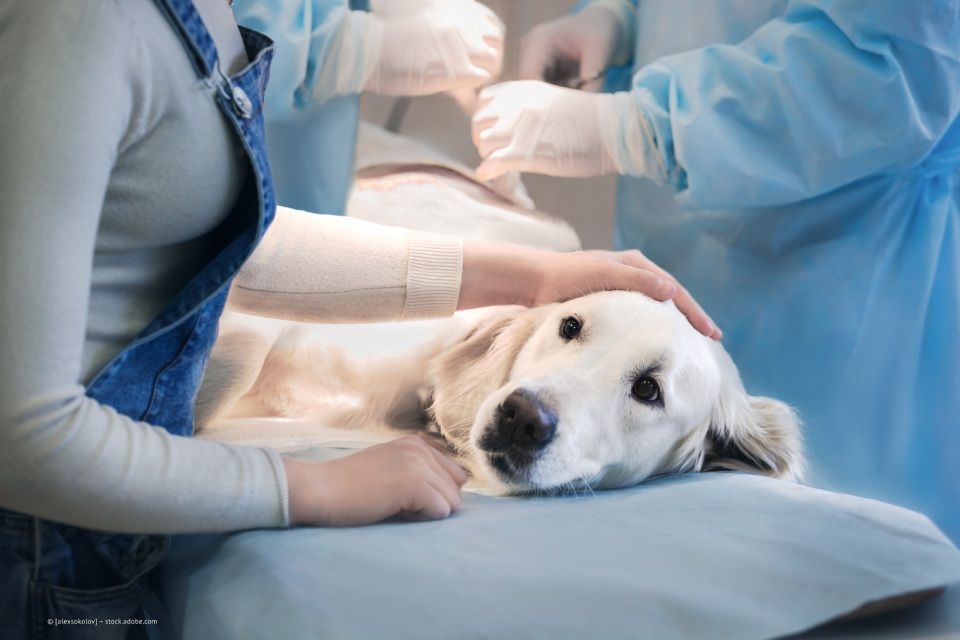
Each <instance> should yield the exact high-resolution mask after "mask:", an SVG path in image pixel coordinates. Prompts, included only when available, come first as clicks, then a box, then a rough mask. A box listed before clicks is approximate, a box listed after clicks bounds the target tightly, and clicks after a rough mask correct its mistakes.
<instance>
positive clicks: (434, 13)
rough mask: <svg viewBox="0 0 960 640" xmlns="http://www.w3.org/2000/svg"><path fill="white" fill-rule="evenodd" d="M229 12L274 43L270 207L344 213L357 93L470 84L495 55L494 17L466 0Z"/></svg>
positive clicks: (251, 6)
mask: <svg viewBox="0 0 960 640" xmlns="http://www.w3.org/2000/svg"><path fill="white" fill-rule="evenodd" d="M371 9H372V11H371ZM233 10H234V16H235V17H236V19H237V22H238V23H239V24H240V25H243V26H246V27H250V28H252V29H255V30H257V31H260V32H262V33H266V34H267V35H269V36H270V37H271V38H272V39H273V40H274V41H275V43H276V52H275V57H274V62H273V66H272V69H271V73H270V81H269V84H268V87H267V96H266V103H265V105H266V106H265V119H266V123H267V124H266V126H267V141H268V152H269V155H270V163H271V166H272V169H273V174H274V180H275V182H276V188H277V194H278V200H279V202H280V204H282V205H285V206H289V207H293V208H297V209H303V210H307V211H316V212H320V213H334V214H342V213H344V210H345V208H346V202H347V196H348V194H349V191H350V184H351V177H352V174H353V165H354V150H355V147H356V140H357V124H358V120H359V106H360V94H361V92H364V91H372V92H374V93H380V94H385V95H391V96H413V95H426V94H430V93H438V92H441V91H448V90H453V89H462V88H469V87H477V86H480V85H482V84H486V83H489V82H490V81H491V80H492V79H494V78H495V77H496V76H497V74H498V73H499V71H500V64H501V61H502V56H503V24H502V23H501V22H500V21H499V19H498V18H497V17H496V15H495V14H493V12H491V11H490V10H489V9H487V8H486V7H484V6H483V5H480V4H479V3H477V2H474V0H374V2H373V3H372V7H371V3H370V2H369V0H349V2H348V0H235V2H234V5H233Z"/></svg>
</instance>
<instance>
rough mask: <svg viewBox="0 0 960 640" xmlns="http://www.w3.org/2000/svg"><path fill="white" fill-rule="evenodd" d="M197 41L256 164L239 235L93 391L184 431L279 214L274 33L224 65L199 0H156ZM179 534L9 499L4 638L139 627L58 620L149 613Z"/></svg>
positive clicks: (0, 611) (250, 35) (251, 39)
mask: <svg viewBox="0 0 960 640" xmlns="http://www.w3.org/2000/svg"><path fill="white" fill-rule="evenodd" d="M156 2H157V4H158V5H159V7H160V8H161V9H162V10H163V12H164V13H165V15H166V16H167V17H168V19H169V21H170V23H171V25H172V26H173V28H174V29H175V30H176V32H177V34H178V35H179V37H180V39H181V40H182V42H183V46H184V47H185V48H186V49H187V51H188V53H189V56H190V59H191V61H192V63H193V66H194V69H195V71H196V73H197V77H198V78H200V79H202V80H208V79H209V80H210V81H212V82H215V83H216V84H217V86H218V92H217V97H216V100H217V103H218V104H219V105H220V108H221V109H222V111H223V112H224V114H226V117H227V118H228V120H229V121H230V123H232V125H233V128H234V129H235V131H236V134H237V135H238V136H239V137H240V138H241V139H242V141H243V147H244V148H245V149H246V153H247V159H248V162H249V165H250V169H251V170H250V171H249V173H248V178H247V182H248V184H247V185H245V187H244V190H243V192H242V195H241V197H240V198H239V199H238V201H237V203H236V206H235V208H234V210H233V212H232V213H231V214H230V215H231V217H232V218H233V219H234V220H235V225H234V228H235V229H238V231H237V232H236V237H235V238H233V239H232V241H230V242H229V243H228V244H227V245H226V247H225V248H224V249H222V250H221V251H220V253H219V254H218V255H217V256H216V257H214V258H213V259H212V260H211V261H210V262H209V263H208V264H207V265H206V266H205V267H204V268H203V269H202V270H201V271H200V272H199V273H198V274H196V276H195V277H194V278H193V279H192V280H190V282H189V284H188V285H187V286H186V288H184V289H183V290H182V291H180V292H179V293H178V294H177V295H176V296H175V297H174V298H173V300H171V301H170V303H169V304H168V305H167V307H166V308H165V309H164V310H163V311H162V312H161V313H160V315H159V316H157V318H156V319H154V320H153V322H151V323H150V324H149V325H148V326H147V327H146V328H145V329H144V330H143V331H142V332H141V333H140V335H138V336H137V338H136V339H135V340H134V341H133V342H132V343H131V344H130V345H128V346H127V348H126V349H124V350H123V351H122V352H121V353H120V354H119V355H117V356H116V357H115V358H114V359H113V360H112V361H111V362H110V363H109V364H108V365H107V366H106V367H105V368H104V369H103V370H102V371H101V372H100V373H99V374H98V375H97V376H96V378H95V379H94V380H93V381H92V382H91V383H90V384H89V385H88V386H87V395H88V396H90V397H91V398H93V399H95V400H97V401H99V402H101V403H103V404H106V405H110V406H112V407H114V408H115V409H116V410H117V411H119V412H120V413H122V414H124V415H127V416H129V417H131V418H133V419H135V420H143V421H146V422H149V423H152V424H156V425H161V426H163V427H165V428H166V429H167V430H168V431H170V432H171V433H173V434H176V435H181V436H189V435H191V434H192V432H193V405H194V398H195V395H196V391H197V388H198V386H199V383H200V379H201V376H202V375H203V369H204V366H205V364H206V361H207V356H208V355H209V352H210V349H211V347H212V346H213V342H214V339H215V338H216V332H217V321H218V319H219V317H220V313H221V311H222V310H223V306H224V302H225V301H226V297H227V291H228V289H229V286H230V282H231V280H232V279H233V276H234V275H235V274H236V273H237V271H238V270H239V269H240V266H241V265H242V264H243V262H244V261H245V260H246V258H247V257H248V256H249V255H250V254H251V253H252V251H253V249H254V247H255V246H256V244H257V242H258V241H259V239H260V238H261V237H262V236H263V233H264V231H265V230H266V229H267V226H268V225H269V224H270V221H271V220H272V219H273V215H274V210H275V201H274V191H273V183H272V180H271V176H270V167H269V164H268V161H267V157H266V151H265V147H264V133H263V121H262V117H261V100H262V97H263V91H264V88H265V86H266V82H267V77H268V70H269V65H270V60H271V57H272V53H273V51H272V42H271V41H270V40H269V39H268V38H267V37H266V36H263V35H262V34H259V33H257V32H255V31H251V30H248V29H241V33H242V35H243V39H244V44H245V46H246V49H247V54H248V56H249V58H250V60H251V61H252V62H251V63H250V64H249V66H247V67H246V68H245V69H244V70H243V71H242V72H241V73H239V74H238V75H236V76H234V77H232V78H228V77H226V76H225V75H224V74H223V73H221V71H220V66H219V62H218V58H217V50H216V47H215V45H214V42H213V40H212V38H211V37H210V35H209V33H208V32H207V30H206V28H205V26H204V24H203V22H202V21H201V19H200V16H199V14H198V13H197V10H196V9H195V7H194V6H193V3H192V2H191V1H190V0H156ZM168 547H169V538H168V537H167V536H155V535H113V534H109V533H103V532H96V531H90V530H85V529H81V528H78V527H72V526H66V525H61V524H57V523H53V522H48V521H45V520H41V519H39V518H33V517H29V516H26V515H23V514H18V513H14V512H11V511H7V510H3V509H0V573H5V574H6V577H5V578H4V580H3V582H2V583H0V636H3V637H4V638H27V637H31V638H39V637H43V638H59V637H63V638H97V639H98V640H100V639H104V638H121V637H130V636H127V633H128V630H129V632H130V635H131V636H133V637H136V636H137V634H139V633H144V632H145V629H146V627H139V626H132V627H129V628H128V627H127V626H126V625H122V624H121V625H110V626H104V625H98V626H91V625H80V624H71V625H67V626H56V625H54V624H50V623H48V620H57V619H67V620H74V619H93V618H99V619H100V620H105V619H138V620H143V619H144V618H145V617H149V614H146V613H145V612H144V611H143V608H142V605H143V602H144V600H145V599H146V597H147V595H148V593H147V586H146V584H145V578H146V576H147V574H148V573H149V572H150V571H151V570H152V569H153V568H154V567H155V566H156V565H157V564H158V563H159V562H160V560H161V559H162V558H163V556H164V554H165V552H166V550H167V548H168Z"/></svg>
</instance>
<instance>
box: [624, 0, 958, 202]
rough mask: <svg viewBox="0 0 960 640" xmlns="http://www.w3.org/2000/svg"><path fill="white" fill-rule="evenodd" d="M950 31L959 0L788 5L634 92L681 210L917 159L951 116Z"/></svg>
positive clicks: (799, 192) (798, 194)
mask: <svg viewBox="0 0 960 640" xmlns="http://www.w3.org/2000/svg"><path fill="white" fill-rule="evenodd" d="M958 33H960V2H957V1H955V0H950V1H947V0H910V1H909V2H904V1H903V0H874V1H873V2H862V1H861V0H822V1H816V2H815V1H794V2H791V3H790V4H789V5H788V6H787V8H786V10H785V12H784V13H783V15H782V16H780V17H778V18H776V19H774V20H772V21H770V22H768V23H767V24H765V25H764V26H762V27H761V28H760V29H758V30H757V31H756V32H754V33H753V34H752V35H751V36H750V37H748V38H747V39H746V40H744V41H743V42H741V43H739V44H737V45H718V46H709V47H705V48H702V49H696V50H692V51H687V52H684V53H680V54H676V55H672V56H667V57H664V58H661V59H659V60H657V61H655V62H653V63H651V64H649V65H647V66H646V67H644V68H642V69H640V70H638V71H637V73H636V74H635V76H634V79H633V87H632V96H633V98H634V99H635V101H636V104H637V106H638V107H639V112H640V114H641V115H642V117H645V118H646V120H647V122H646V124H647V125H649V127H648V131H649V132H650V133H651V134H652V138H653V142H654V144H655V146H656V149H657V153H658V154H659V155H660V156H661V158H662V160H663V166H664V169H665V175H661V176H660V178H661V179H665V180H666V181H668V182H669V183H670V184H672V185H673V186H674V188H675V189H676V191H677V194H678V201H679V202H680V204H681V205H683V206H685V207H689V208H723V207H743V206H773V205H779V204H786V203H790V202H796V201H800V200H806V199H809V198H812V197H815V196H817V195H820V194H823V193H827V192H829V191H832V190H834V189H836V188H838V187H841V186H843V185H846V184H849V183H852V182H854V181H857V180H860V179H863V178H865V177H867V176H872V175H876V174H880V173H898V172H903V171H906V170H909V169H910V168H912V167H914V166H916V165H917V164H918V163H920V162H921V161H922V160H923V159H924V158H925V157H926V156H927V154H929V153H930V151H931V150H932V149H933V148H934V147H935V146H936V144H937V142H938V140H939V139H940V138H941V137H942V136H943V134H944V133H945V132H946V130H947V129H948V127H949V125H950V123H951V121H952V120H953V119H954V118H955V117H956V116H957V113H958V110H960V37H958V35H957V34H958Z"/></svg>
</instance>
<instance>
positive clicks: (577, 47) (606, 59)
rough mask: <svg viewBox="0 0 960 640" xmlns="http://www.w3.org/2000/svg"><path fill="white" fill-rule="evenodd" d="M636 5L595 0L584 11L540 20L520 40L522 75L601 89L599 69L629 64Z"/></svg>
mask: <svg viewBox="0 0 960 640" xmlns="http://www.w3.org/2000/svg"><path fill="white" fill-rule="evenodd" d="M633 13H634V11H633V7H632V5H631V4H630V3H629V2H627V0H595V2H593V3H592V4H590V5H588V6H587V7H586V8H585V9H584V10H583V11H581V12H579V13H576V14H574V15H569V16H564V17H562V18H558V19H556V20H552V21H550V22H546V23H544V24H541V25H538V26H536V27H534V28H533V29H531V30H530V32H529V33H528V34H527V35H525V36H524V37H523V39H522V40H521V42H520V60H519V68H518V74H519V77H520V79H521V80H544V81H547V82H550V83H552V84H557V85H560V86H571V87H573V86H575V82H576V81H578V80H589V82H586V83H585V84H584V85H583V86H582V87H576V88H583V89H586V90H589V91H599V90H600V88H601V87H602V86H603V80H601V79H599V77H598V76H599V75H600V74H601V73H603V71H604V70H605V69H606V68H607V67H608V66H610V65H611V64H625V63H626V62H627V60H629V58H630V55H631V52H632V50H633V45H632V41H633Z"/></svg>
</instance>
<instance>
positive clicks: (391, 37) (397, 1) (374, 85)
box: [363, 0, 504, 96]
mask: <svg viewBox="0 0 960 640" xmlns="http://www.w3.org/2000/svg"><path fill="white" fill-rule="evenodd" d="M368 17H369V20H370V22H371V24H370V27H369V32H368V36H367V37H369V38H372V39H375V40H376V41H379V43H380V51H379V55H378V56H376V57H375V58H373V59H371V61H370V64H369V65H368V66H367V68H366V69H365V70H364V77H365V81H364V85H363V88H364V90H366V91H372V92H374V93H380V94H385V95H394V96H401V95H402V96H419V95H427V94H432V93H439V92H441V91H450V90H453V89H460V88H464V87H479V86H482V85H484V84H488V83H489V82H491V81H493V80H494V79H495V78H496V77H497V76H498V75H499V74H500V68H501V65H502V63H503V37H504V26H503V23H502V22H501V21H500V19H499V18H498V17H497V15H496V14H495V13H494V12H493V11H491V10H490V9H489V8H487V7H485V6H484V5H482V4H480V3H479V2H475V1H474V0H444V1H440V0H385V1H384V0H381V2H378V3H377V4H376V5H375V6H374V13H373V14H368Z"/></svg>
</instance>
